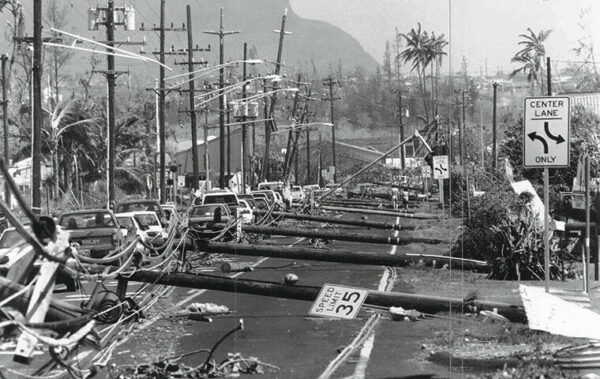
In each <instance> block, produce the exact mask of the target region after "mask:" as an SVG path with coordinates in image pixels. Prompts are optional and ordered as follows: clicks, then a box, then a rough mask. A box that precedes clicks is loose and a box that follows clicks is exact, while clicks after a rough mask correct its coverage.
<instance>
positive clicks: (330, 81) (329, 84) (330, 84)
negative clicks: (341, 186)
mask: <svg viewBox="0 0 600 379" xmlns="http://www.w3.org/2000/svg"><path fill="white" fill-rule="evenodd" d="M335 84H337V82H336V81H334V80H333V78H332V77H331V75H330V76H329V77H328V78H327V79H325V81H324V82H323V85H325V86H327V87H329V97H328V98H326V99H323V100H325V101H329V107H330V110H329V114H330V118H331V158H332V165H333V182H334V183H336V182H337V165H336V154H335V117H334V113H333V110H334V108H333V102H334V101H335V100H339V99H340V98H339V97H334V96H333V86H334V85H335Z"/></svg>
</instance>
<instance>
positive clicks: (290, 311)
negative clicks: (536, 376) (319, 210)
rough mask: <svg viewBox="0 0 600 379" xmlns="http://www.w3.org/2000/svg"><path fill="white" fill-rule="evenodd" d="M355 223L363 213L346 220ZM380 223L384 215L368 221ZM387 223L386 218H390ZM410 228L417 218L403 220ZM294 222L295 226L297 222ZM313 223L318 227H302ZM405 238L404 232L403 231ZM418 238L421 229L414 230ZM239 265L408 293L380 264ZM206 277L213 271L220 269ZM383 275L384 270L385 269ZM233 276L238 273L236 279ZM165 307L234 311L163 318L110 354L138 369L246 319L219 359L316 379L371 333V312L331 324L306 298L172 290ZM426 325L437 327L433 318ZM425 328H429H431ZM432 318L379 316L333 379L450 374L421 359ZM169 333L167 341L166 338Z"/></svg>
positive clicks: (193, 362)
mask: <svg viewBox="0 0 600 379" xmlns="http://www.w3.org/2000/svg"><path fill="white" fill-rule="evenodd" d="M343 217H345V218H355V219H358V218H359V217H360V215H344V216H343ZM370 219H372V220H376V221H385V220H386V219H385V218H384V217H370ZM387 221H389V219H387ZM408 222H410V223H414V222H415V221H408ZM297 225H299V224H297ZM304 225H305V226H304V227H307V226H306V225H311V226H318V225H316V224H304ZM339 229H340V230H341V231H355V232H359V231H358V230H355V229H352V228H347V227H344V228H339ZM362 232H367V233H371V234H387V233H392V232H388V231H381V230H369V231H364V230H363V231H362ZM401 233H403V232H401ZM417 233H418V232H417ZM269 242H270V243H277V244H281V245H290V244H297V245H300V246H305V245H309V242H308V241H305V240H300V239H291V238H281V237H279V238H278V237H274V238H272V239H271V240H270V241H269ZM329 247H334V248H341V249H347V250H352V251H360V252H375V253H381V254H391V253H397V252H399V251H400V250H398V249H401V250H402V251H406V250H409V251H411V252H412V251H421V252H422V249H423V246H422V245H420V246H410V245H409V246H405V247H398V248H396V247H392V246H389V245H374V244H359V243H353V242H335V243H334V245H333V246H330V245H327V246H326V248H329ZM232 258H233V259H235V260H236V261H238V262H249V263H251V264H257V263H258V264H257V266H256V267H255V270H254V271H253V272H249V273H243V278H245V279H258V280H268V281H276V282H282V281H283V277H284V275H285V274H287V273H295V274H296V275H298V276H299V278H300V281H299V282H298V284H303V285H312V286H321V285H323V283H335V284H344V285H351V286H357V287H363V288H368V289H374V290H377V289H380V290H385V289H386V287H387V289H389V287H391V286H390V285H389V283H390V282H391V283H392V284H393V290H394V291H398V292H410V286H408V285H406V284H405V283H403V282H402V280H401V278H396V280H393V279H394V276H393V274H394V272H393V271H391V270H389V269H386V268H384V267H380V266H358V265H348V264H339V263H329V262H308V261H298V260H296V261H291V260H287V259H272V258H269V259H265V258H262V259H260V258H250V257H232ZM208 270H214V271H212V272H211V273H213V274H217V273H218V269H210V268H209V269H208ZM386 270H387V271H386ZM234 275H235V276H236V277H237V276H240V275H242V274H240V273H238V274H234ZM165 302H166V303H168V306H167V307H166V308H167V309H169V307H174V306H176V305H179V306H185V305H186V304H188V303H190V302H202V303H208V302H210V303H216V304H222V305H226V306H227V307H228V308H229V309H230V310H231V311H232V314H231V315H228V316H217V317H213V322H210V323H209V322H202V321H190V320H187V319H182V318H173V317H168V316H165V317H162V318H158V319H155V320H154V322H153V324H152V325H150V326H147V327H145V329H144V331H143V332H142V333H138V334H137V335H136V336H134V337H132V338H131V340H129V341H128V342H127V343H125V344H123V345H121V346H120V347H119V349H118V350H117V351H115V358H116V361H117V363H119V364H135V363H140V362H141V361H144V360H152V359H153V358H156V357H157V356H161V355H162V356H168V355H170V354H178V353H185V352H188V351H192V350H196V349H199V348H210V347H211V346H212V345H213V344H214V343H215V342H216V341H217V340H218V339H219V338H221V336H223V335H224V334H225V333H226V332H227V331H229V330H231V329H232V328H234V327H235V326H236V325H237V322H238V319H239V318H243V319H244V323H245V330H244V331H242V332H238V333H236V334H235V335H234V336H232V337H230V338H228V339H227V340H225V341H224V342H223V343H222V345H220V346H219V348H218V350H217V351H216V353H215V354H216V358H217V361H220V360H221V359H224V358H226V353H228V352H239V353H242V355H244V356H254V357H258V358H259V359H260V360H262V361H264V362H267V363H270V364H273V365H275V366H278V367H279V368H280V370H279V371H277V372H272V373H267V375H265V376H264V377H267V378H271V377H272V378H316V377H319V375H321V374H323V373H324V372H325V371H326V369H327V368H328V366H330V365H331V364H332V362H334V361H335V362H337V361H336V357H338V354H339V352H340V351H342V350H343V349H344V348H345V347H347V346H349V345H351V344H352V342H353V340H355V338H357V337H360V336H361V334H360V332H361V330H363V329H364V330H363V332H365V331H366V332H369V331H370V330H371V329H368V328H365V325H367V326H368V325H371V324H370V323H371V322H372V321H373V320H371V321H370V322H369V320H370V319H371V318H372V317H375V316H373V315H374V314H375V313H374V312H373V311H370V310H368V309H364V310H362V311H361V312H360V313H359V315H358V317H357V318H356V319H355V320H349V321H348V320H331V319H323V318H316V317H309V316H308V310H309V308H310V305H311V304H310V303H309V302H305V301H296V300H287V299H277V298H269V297H261V296H254V295H246V294H235V293H227V292H217V291H203V290H189V289H183V288H180V289H176V290H175V291H174V292H173V293H172V295H171V296H170V298H169V299H165ZM431 323H438V324H439V321H438V320H432V321H431ZM428 324H429V325H428ZM431 325H432V324H430V321H422V322H418V323H408V322H394V321H391V320H389V319H387V318H386V317H381V318H380V319H379V320H378V321H377V322H375V323H374V327H373V330H374V333H366V334H365V335H364V336H363V337H364V339H363V340H366V342H364V343H362V342H361V343H359V345H358V346H357V349H356V350H355V351H354V352H353V353H352V354H349V355H348V356H347V357H345V358H344V359H341V360H339V363H340V364H339V366H337V369H335V370H332V371H331V372H333V375H332V376H333V377H347V376H353V377H359V378H360V377H369V378H371V377H378V378H384V377H403V376H411V375H425V376H423V377H437V376H442V377H446V376H448V369H447V368H446V367H442V366H439V365H435V364H432V363H429V362H426V361H423V360H422V359H418V358H415V357H416V356H417V355H419V354H420V355H422V352H421V351H420V345H421V343H422V341H423V336H424V335H428V333H427V331H428V328H430V327H431ZM165 334H166V337H165V336H164V335H165ZM203 358H204V356H201V355H196V356H191V357H188V358H186V359H184V362H185V363H186V364H188V365H190V366H197V365H199V364H201V363H202V362H203Z"/></svg>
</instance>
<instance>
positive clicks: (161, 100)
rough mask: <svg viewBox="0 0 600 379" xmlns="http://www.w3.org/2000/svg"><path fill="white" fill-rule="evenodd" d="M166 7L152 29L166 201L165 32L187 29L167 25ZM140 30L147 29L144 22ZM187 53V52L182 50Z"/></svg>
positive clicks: (162, 193)
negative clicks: (156, 47)
mask: <svg viewBox="0 0 600 379" xmlns="http://www.w3.org/2000/svg"><path fill="white" fill-rule="evenodd" d="M165 7H166V0H160V26H159V27H158V28H157V27H153V28H152V29H151V30H152V31H158V32H159V40H160V50H159V51H158V52H154V54H155V55H156V54H158V60H159V62H160V63H161V65H160V68H159V71H158V88H156V89H153V90H154V91H155V92H156V93H157V95H158V110H157V122H158V150H159V151H158V153H159V170H160V173H159V185H160V195H159V200H160V202H161V203H164V202H165V200H166V195H167V188H166V187H167V181H166V175H165V170H166V151H165V149H166V144H165V142H166V126H165V98H166V95H167V91H166V90H165V66H164V64H165V54H166V53H165V32H166V31H185V26H184V27H182V28H174V27H173V24H171V27H170V28H168V29H167V28H166V27H165ZM140 30H145V29H144V26H143V24H142V27H141V28H140ZM182 53H183V54H185V52H182ZM171 54H181V53H180V52H171Z"/></svg>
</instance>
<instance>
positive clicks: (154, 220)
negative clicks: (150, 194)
mask: <svg viewBox="0 0 600 379" xmlns="http://www.w3.org/2000/svg"><path fill="white" fill-rule="evenodd" d="M115 217H116V218H117V222H118V223H119V226H120V227H121V230H123V229H126V230H127V231H126V230H123V234H124V236H127V234H128V230H135V232H136V235H138V236H140V239H141V240H142V241H145V242H151V241H153V240H154V239H156V238H158V237H162V238H167V232H166V231H165V230H164V228H163V226H162V225H161V223H160V220H159V219H158V216H157V215H156V213H154V212H150V211H139V212H125V213H117V214H116V215H115Z"/></svg>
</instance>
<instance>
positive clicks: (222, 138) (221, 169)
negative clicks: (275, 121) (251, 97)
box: [204, 7, 240, 188]
mask: <svg viewBox="0 0 600 379" xmlns="http://www.w3.org/2000/svg"><path fill="white" fill-rule="evenodd" d="M239 32H240V31H239V30H231V31H224V30H223V7H221V21H220V24H219V31H218V32H215V31H205V32H204V33H206V34H213V35H217V36H219V65H220V66H221V68H220V69H219V89H220V91H219V187H220V188H225V187H226V186H225V98H224V97H223V84H224V83H223V81H224V76H225V67H224V61H225V38H224V37H225V36H228V35H232V34H238V33H239ZM205 143H206V141H205ZM228 158H229V157H228ZM228 161H229V159H228Z"/></svg>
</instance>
